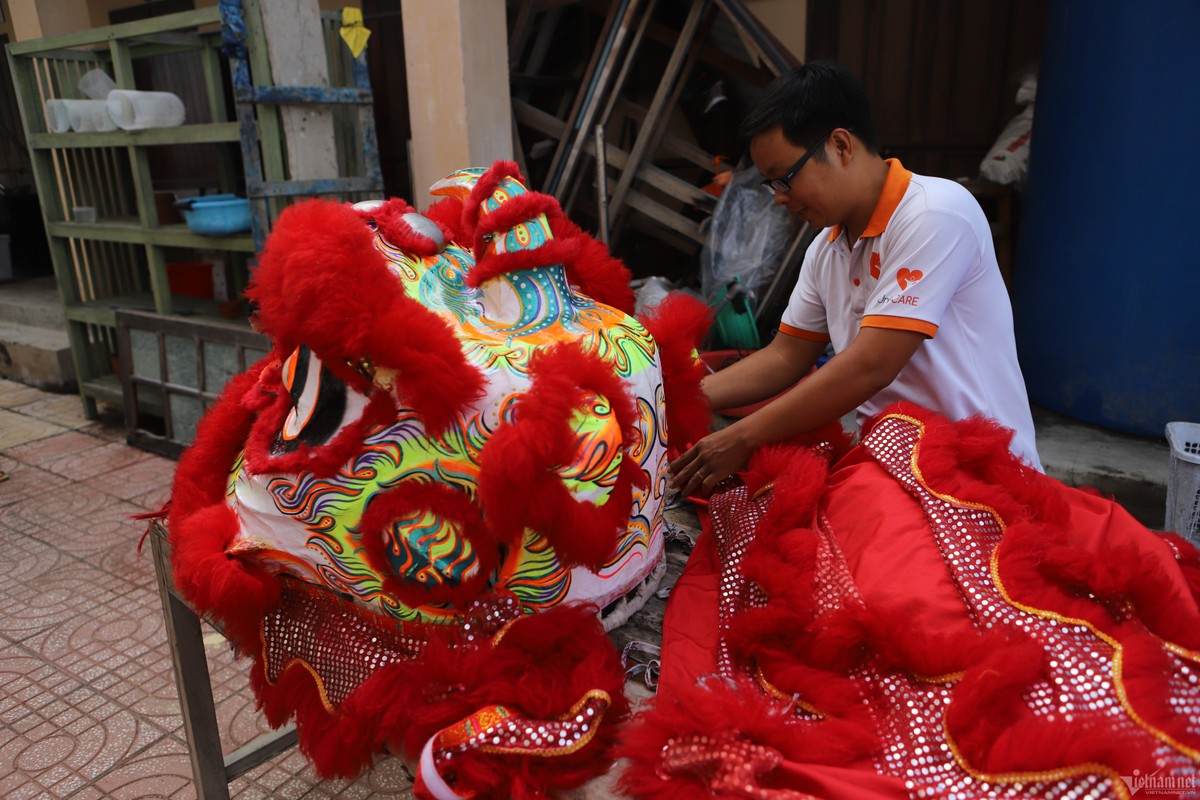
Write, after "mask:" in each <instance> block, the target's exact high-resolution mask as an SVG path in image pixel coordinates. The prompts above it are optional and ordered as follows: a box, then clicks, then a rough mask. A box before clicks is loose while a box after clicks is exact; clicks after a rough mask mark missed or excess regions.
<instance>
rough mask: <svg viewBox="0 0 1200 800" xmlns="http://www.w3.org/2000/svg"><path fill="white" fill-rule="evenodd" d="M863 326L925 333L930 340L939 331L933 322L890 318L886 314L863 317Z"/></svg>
mask: <svg viewBox="0 0 1200 800" xmlns="http://www.w3.org/2000/svg"><path fill="white" fill-rule="evenodd" d="M862 326H863V327H864V328H890V329H891V330H894V331H914V332H916V333H923V334H925V335H926V336H928V337H929V338H930V339H932V338H933V337H934V336H936V335H937V329H938V326H937V325H934V324H933V323H932V322H925V321H924V320H920V319H909V318H908V317H889V316H886V315H884V314H871V315H869V316H866V317H863V321H862Z"/></svg>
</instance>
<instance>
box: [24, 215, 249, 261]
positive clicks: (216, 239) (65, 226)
mask: <svg viewBox="0 0 1200 800" xmlns="http://www.w3.org/2000/svg"><path fill="white" fill-rule="evenodd" d="M46 233H48V234H49V235H50V237H51V238H52V239H53V238H62V239H99V240H101V241H105V242H130V243H133V244H156V245H160V246H163V247H194V248H196V249H198V250H234V251H237V252H241V253H253V252H255V250H254V238H253V237H252V236H250V234H248V233H235V234H233V235H232V236H201V235H200V234H198V233H192V231H191V230H190V229H189V228H188V226H187V225H159V226H158V227H157V228H153V229H150V230H147V229H146V228H143V227H142V226H141V225H140V224H139V223H135V222H129V221H118V220H105V221H104V222H103V223H100V222H97V223H94V224H88V223H83V222H51V223H49V224H47V226H46Z"/></svg>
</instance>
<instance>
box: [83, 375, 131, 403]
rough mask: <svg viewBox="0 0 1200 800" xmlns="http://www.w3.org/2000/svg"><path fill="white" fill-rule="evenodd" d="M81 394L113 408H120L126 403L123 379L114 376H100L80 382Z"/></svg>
mask: <svg viewBox="0 0 1200 800" xmlns="http://www.w3.org/2000/svg"><path fill="white" fill-rule="evenodd" d="M79 393H80V394H82V395H84V396H85V397H91V398H92V399H94V400H97V401H99V402H101V403H107V404H108V405H111V406H120V405H122V404H123V403H124V402H125V392H124V391H123V390H122V389H121V379H120V378H118V377H117V376H116V375H113V374H108V375H99V376H97V377H94V378H90V379H88V380H86V381H80V382H79Z"/></svg>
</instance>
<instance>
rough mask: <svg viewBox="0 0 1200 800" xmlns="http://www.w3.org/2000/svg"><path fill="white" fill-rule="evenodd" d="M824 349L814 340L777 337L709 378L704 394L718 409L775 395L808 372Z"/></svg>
mask: <svg viewBox="0 0 1200 800" xmlns="http://www.w3.org/2000/svg"><path fill="white" fill-rule="evenodd" d="M823 349H824V347H823V345H819V344H817V343H812V342H788V341H783V342H780V341H778V340H776V341H774V342H772V343H771V344H769V345H768V346H767V347H765V348H763V349H762V350H758V351H756V352H754V353H751V354H750V355H749V356H747V357H746V358H743V359H742V360H741V361H738V362H737V363H735V364H732V365H731V366H729V367H726V368H725V369H723V370H721V371H720V372H714V373H713V374H711V375H709V376H708V377H706V378H705V379H704V382H703V384H702V385H701V386H702V388H703V390H704V395H705V397H707V398H708V402H709V404H710V405H711V406H712V408H713V410H715V411H720V410H721V409H724V408H735V407H737V406H742V405H746V404H748V403H757V402H758V401H760V400H765V399H767V398H768V397H773V396H774V395H776V394H778V393H779V392H782V391H783V390H784V389H787V388H788V387H789V386H792V385H794V384H795V383H796V381H798V380H800V378H802V377H804V375H806V374H808V371H809V370H810V369H811V368H812V365H813V364H814V363H815V362H816V360H817V357H818V356H819V355H820V352H821V350H823Z"/></svg>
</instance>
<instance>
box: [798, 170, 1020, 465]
mask: <svg viewBox="0 0 1200 800" xmlns="http://www.w3.org/2000/svg"><path fill="white" fill-rule="evenodd" d="M886 163H887V164H888V174H887V180H886V183H885V184H884V188H883V193H882V194H881V195H880V197H879V202H878V204H877V205H876V207H875V211H874V213H873V214H872V215H871V220H870V222H869V223H868V224H867V228H866V230H864V231H863V234H862V236H861V237H860V238H859V240H858V241H857V242H853V243H851V242H849V241H848V240H847V234H846V233H845V232H844V231H843V229H842V226H841V225H837V226H834V227H833V228H830V229H828V234H827V235H820V236H818V237H817V239H816V241H814V242H813V243H812V245H811V246H810V247H809V248H808V252H807V253H806V254H805V256H804V266H803V268H802V269H801V271H800V279H799V280H798V281H797V283H796V288H795V289H794V290H793V291H792V297H791V300H790V301H789V302H788V307H787V309H786V310H785V311H784V313H783V321H782V324H781V325H780V326H779V329H780V331H781V332H782V333H785V334H788V335H790V336H798V337H801V338H805V339H814V340H817V341H825V342H832V343H833V347H834V350H835V351H837V352H841V351H842V350H845V349H846V348H847V347H849V345H850V342H852V341H853V340H854V337H855V336H857V335H858V331H859V329H860V328H862V327H875V328H894V329H899V330H907V331H917V332H919V333H923V334H925V335H926V336H927V337H929V338H928V340H927V341H925V342H924V343H923V344H922V345H921V346H920V347H918V348H917V351H916V352H915V353H914V354H913V357H912V358H911V359H910V360H909V362H908V364H906V365H905V366H904V368H903V369H902V370H900V374H899V375H897V376H896V379H895V380H894V381H892V383H891V385H890V386H888V387H887V388H886V389H884V390H883V391H881V392H879V393H878V394H876V395H875V396H874V397H872V398H871V399H870V400H868V401H867V402H865V403H863V404H862V405H861V406H859V407H858V421H859V423H862V422H863V421H864V420H865V419H866V418H867V417H870V416H873V415H875V414H877V413H879V412H880V411H882V410H883V409H884V408H886V407H887V406H889V405H891V404H892V403H894V402H896V401H899V400H907V401H909V402H913V403H918V404H919V405H922V406H925V407H926V408H930V409H932V410H934V411H937V412H938V413H940V414H942V415H943V416H945V417H948V418H949V419H952V420H961V419H965V418H966V417H969V416H971V415H973V414H978V413H982V414H984V415H985V416H988V417H991V418H993V419H995V420H996V421H998V422H999V423H1000V424H1001V425H1004V426H1005V427H1007V428H1011V429H1012V430H1013V431H1015V435H1014V436H1013V440H1012V451H1013V452H1014V453H1015V454H1016V455H1017V456H1018V457H1020V458H1022V459H1024V460H1025V461H1026V462H1027V463H1029V464H1030V465H1031V466H1033V467H1035V468H1037V469H1039V470H1040V469H1041V468H1042V467H1041V462H1040V461H1039V459H1038V455H1037V448H1036V446H1035V444H1034V433H1033V417H1032V415H1031V414H1030V411H1029V398H1028V396H1027V395H1026V393H1025V380H1024V378H1023V377H1022V375H1021V367H1020V365H1019V364H1018V363H1017V348H1016V341H1015V339H1014V337H1013V318H1012V306H1011V304H1010V303H1009V299H1008V292H1007V290H1006V289H1005V287H1004V281H1003V279H1002V278H1001V277H1000V268H999V267H998V266H997V264H996V253H995V250H994V248H993V246H992V234H991V229H990V228H989V227H988V222H987V219H986V218H985V217H984V215H983V211H982V210H981V209H980V208H979V204H978V203H977V202H976V201H975V198H974V197H972V196H971V193H970V192H968V191H967V190H966V189H965V188H963V187H962V186H960V185H959V184H957V183H955V182H954V181H948V180H945V179H943V178H930V177H926V176H923V175H914V174H913V173H911V172H909V171H908V170H907V169H905V168H904V166H903V165H901V163H900V162H899V161H897V160H896V159H888V161H887V162H886Z"/></svg>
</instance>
